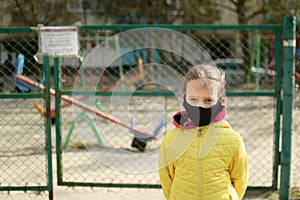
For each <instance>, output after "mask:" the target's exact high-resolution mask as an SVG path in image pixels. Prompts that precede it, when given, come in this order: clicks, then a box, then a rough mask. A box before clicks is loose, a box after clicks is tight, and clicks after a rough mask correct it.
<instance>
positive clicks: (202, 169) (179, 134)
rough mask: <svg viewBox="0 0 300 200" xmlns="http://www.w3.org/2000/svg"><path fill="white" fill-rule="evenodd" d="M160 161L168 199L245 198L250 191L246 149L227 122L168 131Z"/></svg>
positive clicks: (209, 199) (162, 179)
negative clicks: (245, 194)
mask: <svg viewBox="0 0 300 200" xmlns="http://www.w3.org/2000/svg"><path fill="white" fill-rule="evenodd" d="M159 162H160V163H159V165H160V166H159V167H160V168H159V175H160V180H161V185H162V188H163V192H164V195H165V197H166V198H167V199H169V200H174V199H176V200H193V199H195V200H196V199H197V200H199V199H202V200H222V199H226V200H227V199H233V200H235V199H242V198H243V195H244V193H245V191H246V188H247V184H248V160H247V156H246V151H245V146H244V143H243V141H242V138H241V136H240V134H239V133H237V132H235V131H234V130H233V129H232V128H231V127H230V125H229V124H228V122H227V121H225V120H222V121H219V122H214V123H211V124H209V125H207V126H202V127H193V128H182V127H175V128H174V129H172V130H170V131H168V132H167V134H166V135H165V137H164V139H163V142H162V145H161V149H160V160H159Z"/></svg>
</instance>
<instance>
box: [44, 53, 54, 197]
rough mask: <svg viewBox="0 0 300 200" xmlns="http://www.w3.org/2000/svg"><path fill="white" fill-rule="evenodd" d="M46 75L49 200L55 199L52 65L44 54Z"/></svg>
mask: <svg viewBox="0 0 300 200" xmlns="http://www.w3.org/2000/svg"><path fill="white" fill-rule="evenodd" d="M43 67H44V77H45V91H44V98H45V106H46V116H45V117H46V121H45V122H46V123H45V129H46V146H47V147H46V148H47V158H48V163H47V165H48V190H49V200H52V199H53V174H52V172H53V170H52V139H51V138H52V137H51V116H50V109H51V107H50V66H49V57H48V56H44V66H43Z"/></svg>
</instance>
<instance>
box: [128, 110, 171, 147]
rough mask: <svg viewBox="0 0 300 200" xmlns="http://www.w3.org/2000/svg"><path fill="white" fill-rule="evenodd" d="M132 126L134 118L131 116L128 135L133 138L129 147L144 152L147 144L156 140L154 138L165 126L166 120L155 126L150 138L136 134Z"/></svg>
mask: <svg viewBox="0 0 300 200" xmlns="http://www.w3.org/2000/svg"><path fill="white" fill-rule="evenodd" d="M134 124H135V117H134V115H133V116H131V120H130V125H131V128H130V133H132V134H133V135H134V138H133V140H132V143H131V147H135V148H137V149H138V150H139V151H142V152H144V151H145V148H146V145H147V142H149V141H152V140H155V139H156V136H157V135H158V134H159V131H160V130H161V129H162V128H163V127H164V126H165V125H166V120H162V121H161V122H160V123H159V124H158V125H157V127H156V128H155V129H154V131H153V135H152V136H151V137H145V136H143V135H141V134H139V133H137V132H136V131H134Z"/></svg>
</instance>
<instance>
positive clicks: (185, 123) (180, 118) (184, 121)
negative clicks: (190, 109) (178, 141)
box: [172, 106, 226, 129]
mask: <svg viewBox="0 0 300 200" xmlns="http://www.w3.org/2000/svg"><path fill="white" fill-rule="evenodd" d="M225 116H226V107H225V106H223V109H222V111H221V112H219V113H218V114H217V115H216V117H215V118H214V119H213V121H212V122H219V121H222V120H223V119H224V118H225ZM172 123H173V124H174V125H175V126H176V127H178V128H186V129H190V128H196V126H195V124H194V123H193V122H192V121H191V120H190V119H189V117H188V114H187V112H186V111H185V110H183V111H179V112H177V113H175V114H174V115H173V119H172Z"/></svg>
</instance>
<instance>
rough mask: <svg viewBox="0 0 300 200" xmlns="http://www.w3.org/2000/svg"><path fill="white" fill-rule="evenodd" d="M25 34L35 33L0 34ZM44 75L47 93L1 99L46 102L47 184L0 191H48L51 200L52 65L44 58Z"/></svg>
mask: <svg viewBox="0 0 300 200" xmlns="http://www.w3.org/2000/svg"><path fill="white" fill-rule="evenodd" d="M14 33H17V34H24V33H33V30H32V29H30V28H0V34H14ZM43 66H44V67H43V73H44V75H45V91H44V92H43V93H40V94H30V93H29V94H21V93H20V94H0V98H1V99H19V98H22V99H32V98H39V99H43V100H44V101H45V110H46V115H45V122H44V127H45V146H46V149H45V153H46V157H47V170H46V173H47V174H46V177H47V183H46V184H45V186H41V185H26V186H13V185H10V186H0V191H24V192H27V191H48V193H49V194H48V197H49V200H52V199H53V168H52V139H51V118H50V65H49V59H48V58H47V57H44V63H43Z"/></svg>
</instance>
